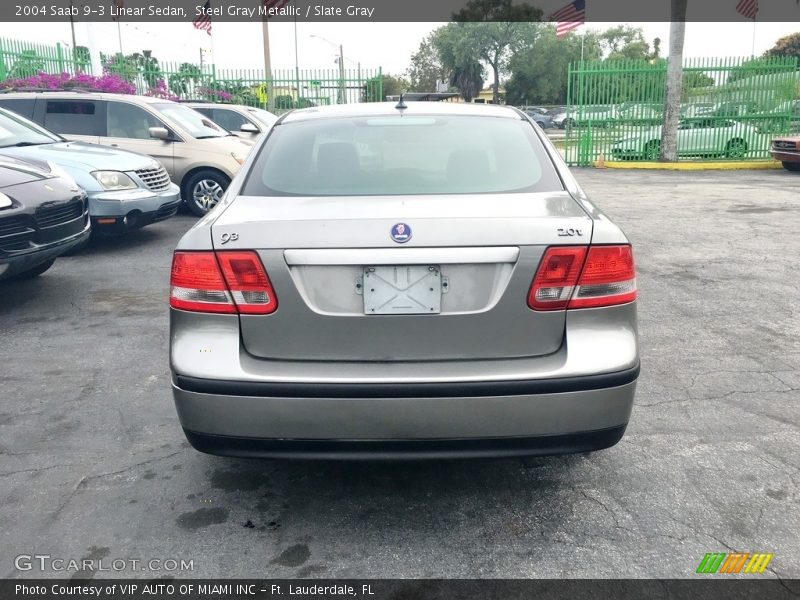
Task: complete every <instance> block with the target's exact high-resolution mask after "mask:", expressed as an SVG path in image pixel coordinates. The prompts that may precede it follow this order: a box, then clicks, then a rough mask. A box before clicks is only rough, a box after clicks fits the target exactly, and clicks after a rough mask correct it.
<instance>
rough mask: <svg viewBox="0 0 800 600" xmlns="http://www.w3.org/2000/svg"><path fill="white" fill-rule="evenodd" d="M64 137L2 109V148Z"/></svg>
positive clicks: (0, 135) (0, 116)
mask: <svg viewBox="0 0 800 600" xmlns="http://www.w3.org/2000/svg"><path fill="white" fill-rule="evenodd" d="M61 141H63V138H61V137H59V136H57V135H56V134H54V133H50V132H49V131H47V130H46V129H43V128H42V127H39V126H38V125H36V124H34V123H31V122H30V121H28V120H27V119H24V118H23V117H20V116H18V115H15V114H12V113H10V112H7V111H5V110H3V111H0V148H8V147H9V146H34V145H37V144H52V143H53V142H61Z"/></svg>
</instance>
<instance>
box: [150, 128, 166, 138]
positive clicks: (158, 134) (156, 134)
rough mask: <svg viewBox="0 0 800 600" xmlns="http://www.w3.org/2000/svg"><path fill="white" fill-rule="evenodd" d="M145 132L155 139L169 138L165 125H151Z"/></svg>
mask: <svg viewBox="0 0 800 600" xmlns="http://www.w3.org/2000/svg"><path fill="white" fill-rule="evenodd" d="M147 133H149V134H150V137H151V138H155V139H157V140H168V139H169V131H168V130H167V128H166V127H151V128H149V129H148V130H147Z"/></svg>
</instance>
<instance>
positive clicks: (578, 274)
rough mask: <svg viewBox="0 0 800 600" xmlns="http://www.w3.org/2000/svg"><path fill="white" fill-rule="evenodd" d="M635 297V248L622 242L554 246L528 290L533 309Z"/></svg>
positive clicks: (605, 303) (592, 304)
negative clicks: (614, 244) (611, 244)
mask: <svg viewBox="0 0 800 600" xmlns="http://www.w3.org/2000/svg"><path fill="white" fill-rule="evenodd" d="M635 299H636V272H635V269H634V264H633V251H632V250H631V247H630V246H629V245H627V244H626V245H620V246H592V247H589V248H587V247H586V246H551V247H550V248H548V249H547V250H546V251H545V254H544V257H542V261H541V263H540V264H539V269H538V270H537V272H536V276H535V277H534V279H533V283H532V284H531V289H530V292H529V293H528V306H529V307H530V308H532V309H534V310H563V309H565V308H566V309H571V308H598V307H601V306H613V305H615V304H624V303H626V302H632V301H633V300H635Z"/></svg>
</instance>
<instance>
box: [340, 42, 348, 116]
mask: <svg viewBox="0 0 800 600" xmlns="http://www.w3.org/2000/svg"><path fill="white" fill-rule="evenodd" d="M339 104H347V90H346V89H345V87H344V49H343V48H342V45H341V44H339Z"/></svg>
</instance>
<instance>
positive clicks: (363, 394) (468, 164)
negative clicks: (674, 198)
mask: <svg viewBox="0 0 800 600" xmlns="http://www.w3.org/2000/svg"><path fill="white" fill-rule="evenodd" d="M635 300H636V279H635V273H634V264H633V256H632V252H631V246H630V244H629V242H628V240H627V239H626V237H625V235H624V234H623V233H622V231H620V229H619V228H618V227H617V226H616V225H614V224H613V223H612V222H611V221H610V220H609V219H608V217H606V216H605V215H604V214H603V213H602V212H600V211H599V210H598V209H597V208H596V207H595V206H594V205H593V204H592V203H591V202H590V201H589V200H588V198H587V197H586V195H585V194H584V192H583V191H582V190H581V188H580V187H579V186H578V184H577V183H576V182H575V180H574V179H573V177H572V176H571V174H570V172H569V171H568V169H567V168H566V166H565V165H564V162H563V161H562V160H561V158H560V157H559V155H558V152H557V151H556V150H555V149H554V148H553V146H552V145H551V144H550V143H549V142H548V141H547V139H546V138H545V136H544V134H543V133H542V132H541V130H539V129H538V128H537V127H536V126H535V125H534V124H533V122H532V120H531V119H530V117H528V116H527V115H525V114H524V113H522V112H520V111H518V110H516V109H512V108H506V107H496V106H476V105H453V104H434V103H427V102H418V103H414V102H411V103H409V104H408V105H406V104H404V103H403V101H402V100H401V102H400V103H399V104H398V105H394V104H359V105H350V106H336V107H329V108H324V109H305V110H298V111H294V112H290V113H288V114H286V115H284V116H283V117H281V118H280V119H279V120H278V122H276V124H275V125H274V126H273V127H272V129H271V130H270V131H269V133H268V134H267V135H266V136H264V137H263V138H262V139H261V140H259V142H258V143H257V147H256V148H255V149H254V151H253V153H252V154H251V156H250V157H249V158H248V161H247V162H246V163H245V166H244V167H243V168H242V171H241V173H240V174H239V175H238V176H237V177H236V179H235V180H234V181H233V183H232V184H231V187H230V188H229V189H228V191H227V194H226V196H225V198H224V200H223V201H222V202H221V203H220V205H219V206H218V207H217V208H216V209H215V210H214V211H212V212H211V213H209V214H208V215H207V216H206V217H204V218H203V219H202V220H200V221H199V222H198V223H197V225H196V226H195V227H194V228H193V229H191V230H190V231H189V232H188V233H187V234H186V235H185V236H184V237H183V239H181V241H180V243H179V245H178V248H177V250H176V251H175V255H174V259H173V264H172V275H171V294H170V305H171V348H170V353H171V368H172V383H173V390H174V397H175V403H176V406H177V410H178V414H179V416H180V420H181V424H182V425H183V428H184V431H185V433H186V436H187V437H188V439H189V441H190V442H191V443H192V445H193V446H194V447H195V448H197V449H198V450H202V451H204V452H210V453H214V454H224V455H235V456H272V457H306V458H319V457H327V458H332V457H334V458H342V457H358V458H365V457H372V458H375V457H377V458H407V457H433V456H439V457H449V456H481V455H496V456H497V455H500V456H514V455H524V454H552V453H561V452H578V451H587V450H597V449H600V448H606V447H609V446H612V445H614V444H615V443H616V442H617V441H619V439H620V438H621V437H622V435H623V433H624V431H625V427H626V425H627V423H628V419H629V417H630V413H631V408H632V405H633V398H634V390H635V387H636V379H637V377H638V374H639V354H638V343H637V330H636V328H637V326H636V301H635Z"/></svg>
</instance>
